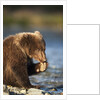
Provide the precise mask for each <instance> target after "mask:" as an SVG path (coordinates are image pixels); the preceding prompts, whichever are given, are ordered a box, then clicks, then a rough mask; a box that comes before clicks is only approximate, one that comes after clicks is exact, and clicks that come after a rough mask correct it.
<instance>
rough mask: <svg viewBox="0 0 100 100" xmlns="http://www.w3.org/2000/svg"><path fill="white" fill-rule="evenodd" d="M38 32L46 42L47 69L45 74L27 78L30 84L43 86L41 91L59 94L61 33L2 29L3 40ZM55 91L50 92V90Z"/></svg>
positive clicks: (47, 30)
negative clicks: (8, 37) (21, 33)
mask: <svg viewBox="0 0 100 100" xmlns="http://www.w3.org/2000/svg"><path fill="white" fill-rule="evenodd" d="M35 30H39V31H40V32H41V33H42V34H43V37H44V39H45V41H46V56H47V59H48V63H49V66H48V69H47V70H46V71H45V72H42V73H39V74H37V75H32V76H30V77H29V79H30V81H31V84H33V85H41V86H43V88H41V89H43V90H45V91H47V92H49V93H51V94H55V95H56V94H59V93H61V92H63V35H62V34H63V33H62V32H59V31H57V30H56V31H55V30H50V29H38V28H33V29H30V28H19V27H10V28H7V27H4V33H3V38H5V37H7V36H9V35H11V34H15V33H19V32H34V31H35ZM53 88H54V89H55V90H53V91H52V90H51V89H53Z"/></svg>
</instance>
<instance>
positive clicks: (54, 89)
mask: <svg viewBox="0 0 100 100" xmlns="http://www.w3.org/2000/svg"><path fill="white" fill-rule="evenodd" d="M49 91H57V89H56V88H53V89H50V90H49Z"/></svg>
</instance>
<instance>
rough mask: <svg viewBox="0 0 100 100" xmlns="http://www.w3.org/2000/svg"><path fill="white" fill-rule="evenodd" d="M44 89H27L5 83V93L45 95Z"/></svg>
mask: <svg viewBox="0 0 100 100" xmlns="http://www.w3.org/2000/svg"><path fill="white" fill-rule="evenodd" d="M42 92H43V90H40V89H35V88H30V89H28V90H27V91H26V89H24V88H18V87H12V86H6V85H3V95H43V93H42Z"/></svg>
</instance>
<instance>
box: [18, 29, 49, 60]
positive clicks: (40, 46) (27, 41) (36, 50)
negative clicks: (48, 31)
mask: <svg viewBox="0 0 100 100" xmlns="http://www.w3.org/2000/svg"><path fill="white" fill-rule="evenodd" d="M19 35H20V36H19ZM17 37H18V39H16V41H19V42H16V43H17V44H18V45H20V48H21V49H22V51H23V52H25V53H26V55H27V56H28V57H30V58H34V59H35V60H37V61H39V62H46V61H47V59H46V54H45V49H46V48H45V46H46V44H45V41H44V39H43V36H42V35H41V34H40V32H39V31H35V32H34V33H19V34H17ZM19 37H20V38H19Z"/></svg>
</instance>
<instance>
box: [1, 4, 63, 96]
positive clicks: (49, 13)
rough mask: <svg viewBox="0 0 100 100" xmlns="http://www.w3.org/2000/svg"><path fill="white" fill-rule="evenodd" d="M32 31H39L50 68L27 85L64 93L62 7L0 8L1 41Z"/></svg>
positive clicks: (26, 6)
mask: <svg viewBox="0 0 100 100" xmlns="http://www.w3.org/2000/svg"><path fill="white" fill-rule="evenodd" d="M34 31H40V32H41V34H42V35H43V37H44V39H45V41H46V56H47V59H48V62H49V67H48V69H47V70H46V72H43V73H40V74H38V75H34V76H30V77H29V78H30V81H31V83H32V84H33V85H34V84H35V85H38V84H39V85H42V86H45V88H42V89H43V90H45V91H49V92H50V93H51V94H55V95H56V94H60V93H62V92H63V6H62V5H4V6H3V38H5V37H7V36H9V35H12V34H16V33H19V32H34ZM53 88H55V89H54V90H53V91H50V89H53Z"/></svg>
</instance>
